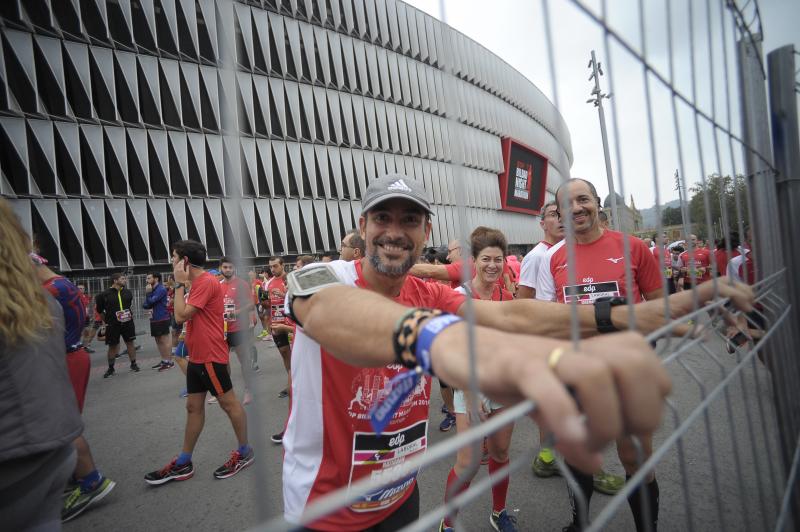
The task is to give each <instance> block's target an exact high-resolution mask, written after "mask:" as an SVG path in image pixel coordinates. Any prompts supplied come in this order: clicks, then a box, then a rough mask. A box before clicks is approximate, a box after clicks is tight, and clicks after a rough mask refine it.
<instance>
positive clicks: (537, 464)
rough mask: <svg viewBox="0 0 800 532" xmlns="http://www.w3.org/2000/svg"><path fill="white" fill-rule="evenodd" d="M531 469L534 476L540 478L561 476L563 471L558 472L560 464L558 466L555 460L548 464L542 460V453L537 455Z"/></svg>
mask: <svg viewBox="0 0 800 532" xmlns="http://www.w3.org/2000/svg"><path fill="white" fill-rule="evenodd" d="M531 469H533V474H534V475H536V476H537V477H539V478H548V477H552V476H555V475H560V474H561V471H559V470H558V464H556V461H555V459H553V460H550V461H549V462H548V461H547V460H545V459H544V458H542V455H541V453H540V454H537V455H536V458H534V459H533V464H532V465H531Z"/></svg>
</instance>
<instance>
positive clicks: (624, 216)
mask: <svg viewBox="0 0 800 532" xmlns="http://www.w3.org/2000/svg"><path fill="white" fill-rule="evenodd" d="M614 194H615V195H616V196H617V216H618V217H619V223H618V224H614V212H613V208H612V206H611V204H612V196H611V194H609V195H608V196H606V199H605V201H604V202H603V211H604V212H605V213H606V214H607V215H608V222H609V224H610V226H611V227H615V225H616V228H617V230H618V231H622V232H623V233H636V232H638V231H641V230H642V229H643V225H642V215H641V213H639V210H638V209H637V208H636V204H635V203H634V202H633V195H631V204H630V206H628V205H625V200H624V199H622V196H620V195H619V194H618V193H616V192H615V193H614Z"/></svg>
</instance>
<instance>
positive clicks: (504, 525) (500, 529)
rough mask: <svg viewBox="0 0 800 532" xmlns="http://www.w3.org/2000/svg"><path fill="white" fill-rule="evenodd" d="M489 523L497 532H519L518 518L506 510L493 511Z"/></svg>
mask: <svg viewBox="0 0 800 532" xmlns="http://www.w3.org/2000/svg"><path fill="white" fill-rule="evenodd" d="M489 524H490V525H492V528H494V529H495V530H497V532H517V530H518V529H517V518H516V517H514V516H511V515H508V512H506V511H505V510H500V511H499V512H492V514H491V515H490V516H489Z"/></svg>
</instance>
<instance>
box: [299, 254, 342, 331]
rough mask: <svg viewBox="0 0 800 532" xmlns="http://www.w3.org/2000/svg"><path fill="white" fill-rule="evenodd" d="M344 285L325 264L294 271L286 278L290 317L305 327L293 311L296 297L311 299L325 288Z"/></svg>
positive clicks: (311, 265) (312, 265)
mask: <svg viewBox="0 0 800 532" xmlns="http://www.w3.org/2000/svg"><path fill="white" fill-rule="evenodd" d="M339 284H342V281H341V279H339V276H338V275H336V271H335V270H334V269H333V267H331V266H330V265H328V264H325V263H323V262H321V263H317V264H310V265H308V266H307V267H305V268H303V269H300V270H293V271H292V272H290V273H289V274H288V275H287V276H286V303H287V307H288V309H289V317H290V318H292V320H294V322H295V323H297V324H298V325H300V326H301V327H302V326H303V324H302V323H300V320H298V319H297V316H295V314H294V310H293V309H292V303H293V302H294V299H295V298H296V297H310V296H312V295H314V294H316V293H317V292H319V291H320V290H322V289H324V288H328V287H329V286H334V285H339Z"/></svg>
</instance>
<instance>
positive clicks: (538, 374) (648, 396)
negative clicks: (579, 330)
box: [512, 332, 672, 472]
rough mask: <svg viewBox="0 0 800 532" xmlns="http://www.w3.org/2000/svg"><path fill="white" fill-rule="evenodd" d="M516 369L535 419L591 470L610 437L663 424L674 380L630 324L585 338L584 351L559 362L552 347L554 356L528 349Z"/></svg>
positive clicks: (569, 457) (597, 465) (575, 462)
mask: <svg viewBox="0 0 800 532" xmlns="http://www.w3.org/2000/svg"><path fill="white" fill-rule="evenodd" d="M512 369H513V370H514V371H513V375H514V378H515V379H516V383H517V386H518V389H519V391H520V393H521V394H522V395H524V396H525V397H526V398H528V399H532V400H533V401H535V402H536V405H537V408H536V410H535V412H534V414H533V417H534V419H535V420H536V421H537V423H540V424H541V425H542V427H543V429H544V430H548V431H552V432H553V434H554V435H555V440H556V448H557V449H558V450H559V451H560V452H561V453H562V454H563V455H564V457H565V458H566V459H567V461H568V462H569V463H571V464H573V465H575V466H576V467H578V468H579V469H582V470H584V471H586V472H594V471H597V470H599V469H600V467H601V465H602V454H601V453H600V451H601V450H602V449H603V448H604V447H605V446H606V445H607V444H609V443H610V442H612V441H614V440H616V439H618V438H620V437H621V436H624V435H631V434H648V433H651V432H653V431H654V430H655V429H656V428H658V426H659V424H660V423H661V418H662V410H663V406H664V399H665V398H666V396H667V395H668V394H669V393H670V390H671V387H672V383H671V381H670V378H669V376H668V375H667V372H666V371H665V370H664V368H663V367H662V365H661V363H660V361H659V359H658V357H657V356H656V354H655V352H654V351H653V349H652V348H651V347H650V345H649V343H648V342H647V341H646V340H645V339H644V337H643V336H641V335H640V334H638V333H633V332H622V333H614V334H607V335H603V336H599V337H596V338H592V339H590V340H586V341H584V342H583V343H582V344H581V351H580V352H575V351H571V350H566V351H564V352H563V354H561V356H559V357H558V358H557V360H555V362H553V360H552V353H551V357H549V360H548V359H543V358H541V357H538V356H537V357H530V356H528V357H526V359H525V361H524V362H523V363H521V364H520V366H519V367H516V368H512ZM570 392H572V395H570ZM581 412H582V413H583V415H584V418H585V419H584V420H581V421H579V420H580V417H579V416H580V413H581Z"/></svg>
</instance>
